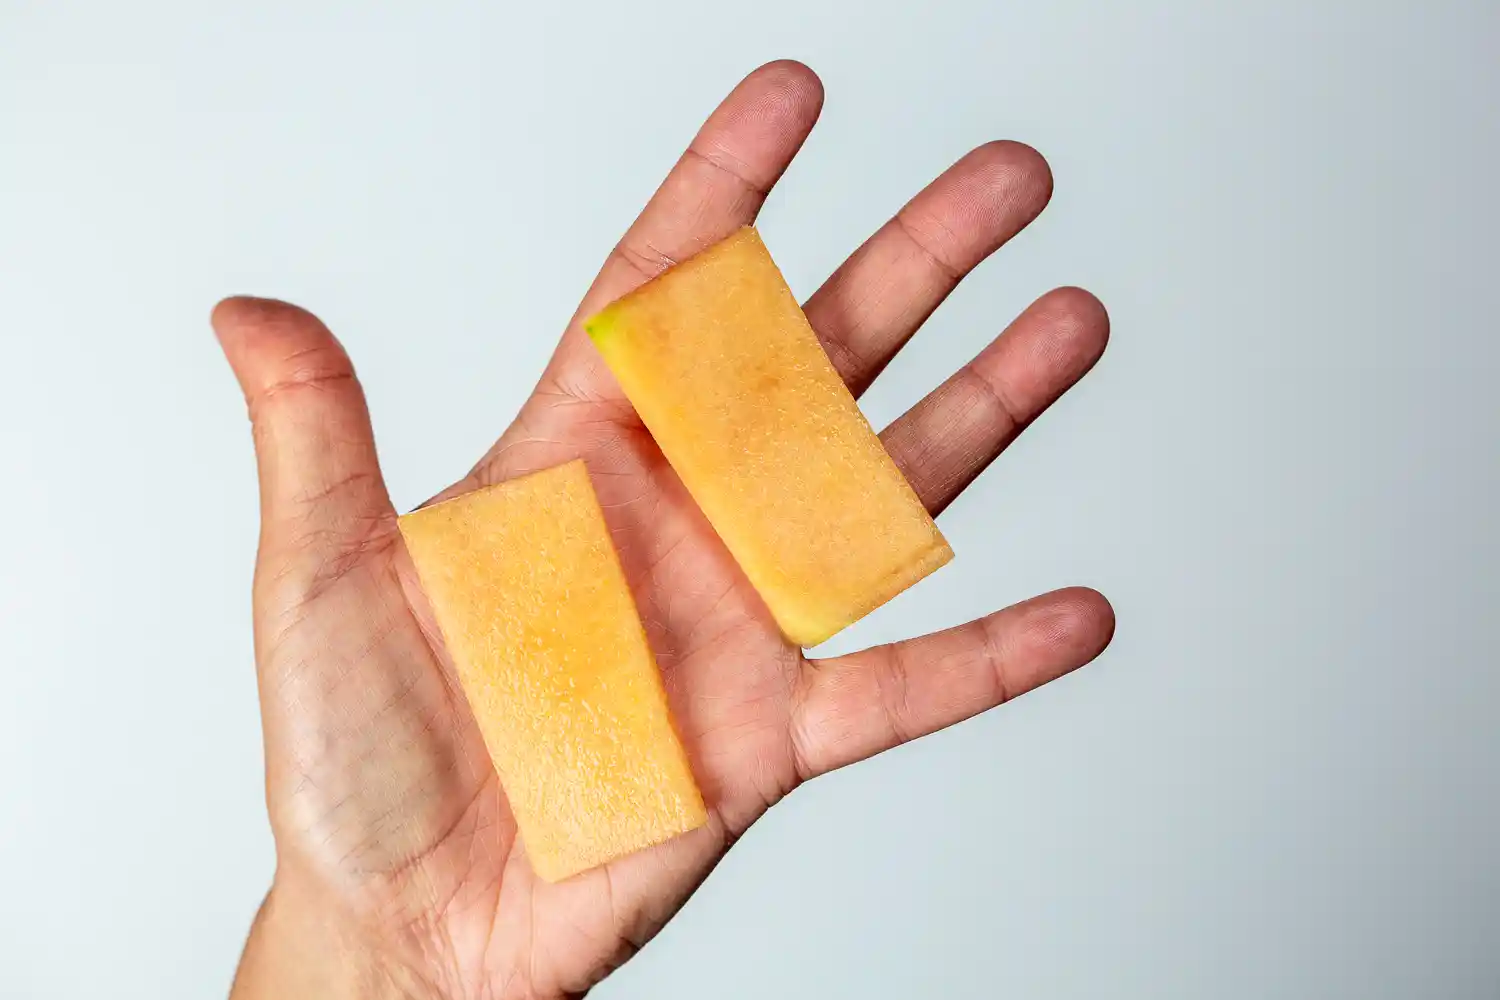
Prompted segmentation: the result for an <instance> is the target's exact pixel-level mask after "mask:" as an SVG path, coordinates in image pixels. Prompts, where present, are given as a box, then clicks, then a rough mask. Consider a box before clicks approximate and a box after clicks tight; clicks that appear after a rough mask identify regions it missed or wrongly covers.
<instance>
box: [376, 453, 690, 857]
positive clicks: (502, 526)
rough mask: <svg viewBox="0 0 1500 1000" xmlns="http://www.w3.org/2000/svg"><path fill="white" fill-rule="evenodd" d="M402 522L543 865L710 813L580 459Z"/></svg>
mask: <svg viewBox="0 0 1500 1000" xmlns="http://www.w3.org/2000/svg"><path fill="white" fill-rule="evenodd" d="M399 523H400V527H401V534H402V536H403V537H404V538H405V539H406V546H407V548H408V550H409V551H410V552H411V557H412V560H413V562H415V564H416V567H417V574H418V576H419V577H420V579H421V581H422V588H423V590H424V591H425V592H426V594H427V598H428V601H429V603H430V604H431V605H432V610H433V614H434V615H435V617H436V618H437V623H438V627H439V629H440V630H441V631H442V634H443V641H444V643H445V644H446V646H447V648H448V652H449V654H450V656H451V658H452V660H453V663H454V666H455V667H456V668H457V670H458V676H459V680H460V681H461V683H462V685H463V689H464V693H465V694H466V695H467V696H468V699H469V704H470V705H471V706H472V707H473V709H474V715H475V718H476V719H477V720H478V722H479V729H480V731H481V732H482V733H483V735H484V742H485V745H486V747H487V748H488V749H489V753H490V756H491V758H492V759H493V760H494V762H495V768H496V770H497V771H499V773H500V780H501V783H502V785H503V786H504V788H505V794H506V797H507V798H508V799H509V801H510V806H511V810H512V811H513V812H514V814H515V817H516V822H517V824H518V826H519V828H520V832H521V837H522V840H523V842H524V843H525V845H526V852H527V854H528V856H529V857H530V859H531V864H532V867H533V868H534V869H535V870H536V872H537V874H539V875H541V876H542V877H543V878H545V879H547V880H549V881H556V880H558V879H562V878H566V877H567V876H569V875H572V874H574V873H576V872H579V871H583V870H584V869H586V868H592V867H593V866H595V865H598V864H601V863H603V862H605V861H608V860H610V859H612V858H615V857H618V856H620V855H623V854H627V853H629V852H631V851H634V850H637V849H639V848H642V847H646V846H649V845H651V844H655V843H659V842H660V841H663V840H666V839H668V838H670V837H672V836H674V835H676V834H679V833H683V832H685V831H687V830H691V829H693V828H695V827H698V826H701V825H702V824H703V823H704V822H706V821H707V814H706V813H705V811H704V808H703V799H702V797H701V796H700V795H699V793H698V788H697V786H696V785H695V784H694V783H693V775H692V771H691V770H690V768H689V766H688V760H687V756H686V754H685V753H684V752H683V749H682V744H681V743H680V742H679V740H678V738H677V734H676V733H675V732H674V730H673V728H672V722H671V718H670V716H669V715H668V711H667V701H666V696H665V693H664V692H663V689H662V683H661V677H660V675H659V674H658V672H657V668H656V661H655V660H654V658H653V657H652V655H651V649H650V647H649V646H648V645H647V644H646V634H645V630H644V629H643V628H642V627H641V620H640V616H639V615H638V614H637V613H636V608H635V603H634V601H633V600H632V599H631V596H630V590H629V588H628V587H627V585H626V583H625V575H624V573H623V571H622V570H621V568H620V560H619V557H618V555H616V553H615V549H614V546H613V545H612V544H611V543H610V537H609V530H608V529H607V528H606V527H605V523H604V515H603V512H602V511H601V510H600V508H599V501H598V499H597V498H596V497H595V495H594V490H593V487H592V486H591V485H590V484H589V478H588V472H587V471H586V470H585V468H584V465H583V463H582V462H581V461H580V462H571V463H569V464H567V465H563V466H559V467H557V468H555V469H548V470H546V471H544V472H538V473H536V474H534V475H531V476H526V477H524V478H522V479H516V480H513V481H511V482H508V483H501V484H500V485H498V486H492V487H490V488H488V489H482V490H476V491H475V492H473V493H468V494H465V495H464V496H461V497H458V498H456V499H453V500H448V501H446V502H444V503H439V504H435V505H433V506H431V507H426V508H424V509H422V510H418V511H415V512H414V513H411V514H407V515H405V516H404V517H402V518H401V520H400V522H399Z"/></svg>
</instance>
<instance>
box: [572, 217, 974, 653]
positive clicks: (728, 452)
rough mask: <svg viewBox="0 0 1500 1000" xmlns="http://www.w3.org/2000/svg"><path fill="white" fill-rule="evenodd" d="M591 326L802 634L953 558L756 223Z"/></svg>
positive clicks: (823, 633)
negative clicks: (827, 351) (831, 359)
mask: <svg viewBox="0 0 1500 1000" xmlns="http://www.w3.org/2000/svg"><path fill="white" fill-rule="evenodd" d="M584 325H585V328H586V329H587V330H588V332H589V335H590V336H591V337H592V339H593V341H594V344H595V345H596V346H597V347H598V349H599V353H600V354H601V355H603V357H604V360H605V363H606V364H608V365H609V368H610V370H611V371H613V372H614V374H615V377H616V378H617V379H618V380H619V382H620V385H621V386H622V387H623V388H624V390H625V394H626V395H627V396H628V397H629V398H630V401H631V403H632V404H634V406H635V409H636V412H637V413H639V414H640V417H641V420H642V421H644V422H645V424H646V427H647V429H649V430H650V431H651V434H652V436H653V437H655V438H656V443H657V444H658V445H659V446H660V447H661V450H662V452H663V454H665V455H666V457H667V460H668V461H669V462H671V464H672V467H673V468H674V469H675V470H676V471H677V474H678V476H679V477H680V478H681V479H682V481H683V483H684V485H686V486H687V488H688V491H689V492H690V493H691V494H692V495H693V499H694V500H695V501H697V503H698V506H699V507H700V508H702V510H703V513H704V514H705V515H706V516H707V517H708V520H709V521H710V523H712V524H713V526H714V530H715V531H717V532H718V534H719V537H720V538H722V539H723V540H724V544H725V545H726V546H727V547H728V548H729V551H730V552H731V553H732V554H733V555H734V557H735V559H736V560H737V561H738V562H739V564H740V567H741V568H742V569H743V570H744V572H745V575H746V576H747V577H748V578H749V580H750V582H751V583H752V584H753V585H754V586H755V589H756V590H757V591H758V592H759V593H760V595H761V597H762V599H764V601H765V602H766V605H767V607H768V608H770V611H771V614H772V615H773V616H774V617H775V618H776V621H777V624H779V625H780V627H781V630H782V631H783V632H784V633H785V634H786V635H787V637H788V638H790V639H791V640H792V641H794V642H797V643H800V644H802V645H804V646H810V645H816V644H817V643H819V642H822V641H823V640H824V639H827V638H828V637H829V636H831V635H833V634H834V633H835V632H837V631H839V630H840V629H842V628H844V627H845V626H846V625H849V624H850V623H852V622H854V621H856V620H858V619H859V618H862V617H863V616H864V615H866V614H868V613H869V612H871V611H873V610H874V609H875V608H877V607H879V606H880V605H882V604H884V603H885V602H886V601H888V600H890V599H891V598H892V597H894V596H896V595H897V594H899V593H901V591H903V590H905V589H906V588H907V587H910V586H911V585H912V584H914V583H916V582H917V581H918V580H920V579H922V578H923V577H924V576H926V575H927V574H928V573H931V572H932V571H933V570H935V569H937V568H938V567H939V566H942V565H943V564H944V563H946V562H948V560H950V559H951V558H952V557H953V550H952V549H950V548H949V547H948V543H947V542H946V541H945V540H944V539H943V536H942V535H941V534H940V533H939V532H938V529H937V525H936V524H934V523H933V521H932V518H931V517H930V516H928V514H927V511H926V509H924V508H923V506H922V502H921V501H920V500H919V499H918V498H917V496H916V494H915V493H914V492H913V491H912V488H911V486H910V485H909V484H908V483H907V482H906V479H905V477H903V476H902V475H901V471H900V470H899V469H897V468H896V465H895V463H894V462H892V461H891V458H890V456H889V455H888V454H887V453H886V450H885V448H884V447H883V446H882V445H881V443H880V439H879V438H878V437H876V436H875V432H874V431H873V430H872V429H871V428H870V424H869V422H868V421H866V420H865V418H864V415H863V414H862V413H861V412H860V410H859V406H858V405H857V404H856V403H855V402H854V397H853V396H851V395H850V394H849V390H848V388H846V387H845V385H844V382H843V380H842V379H841V378H840V377H839V375H838V373H837V372H836V371H835V370H834V368H833V365H832V364H831V363H830V362H829V360H828V356H827V355H826V354H825V353H824V351H823V348H822V345H820V344H819V343H818V338H817V335H816V334H814V333H813V330H812V327H811V326H809V325H808V322H807V317H805V316H804V315H803V314H802V309H801V308H800V307H799V306H798V305H797V300H796V298H795V297H794V296H793V295H792V292H791V290H790V289H789V288H787V285H786V281H785V280H784V279H783V278H782V276H781V272H780V271H779V270H778V269H777V267H776V264H775V262H774V261H772V260H771V255H770V254H769V253H768V252H767V251H766V247H765V244H764V243H762V242H761V239H760V235H759V234H758V233H757V232H756V231H755V230H754V229H753V228H750V227H748V226H747V227H745V228H744V229H741V230H740V231H739V232H737V233H736V234H735V235H733V236H731V237H729V238H728V239H726V240H724V241H723V242H722V243H718V244H716V245H715V246H712V247H710V248H709V249H707V250H705V251H704V252H703V253H701V254H698V255H697V256H695V257H692V258H690V259H688V260H686V261H683V262H682V263H680V264H678V265H676V266H675V267H673V268H671V269H670V270H668V271H666V272H664V273H663V274H661V275H659V276H658V277H656V278H655V279H653V280H652V281H649V282H647V283H646V284H644V285H642V286H641V287H640V288H638V289H636V290H635V291H634V292H632V293H630V294H629V295H627V296H625V297H624V298H622V299H620V300H618V301H616V302H614V303H613V304H611V305H609V306H608V307H606V308H605V309H604V311H603V312H601V313H599V314H598V315H596V316H594V317H593V318H592V319H590V320H588V321H587V322H586V323H585V324H584Z"/></svg>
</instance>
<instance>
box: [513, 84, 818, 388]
mask: <svg viewBox="0 0 1500 1000" xmlns="http://www.w3.org/2000/svg"><path fill="white" fill-rule="evenodd" d="M822 107H823V85H822V83H821V82H820V81H819V80H818V77H817V75H816V74H815V73H813V71H812V70H810V69H808V68H807V67H806V66H804V65H802V64H801V63H799V62H794V61H792V60H780V61H777V62H772V63H767V64H766V65H764V66H762V67H760V68H759V69H757V70H755V71H754V72H752V73H751V74H750V75H749V76H747V77H745V79H744V80H742V81H740V83H739V85H738V86H736V87H735V88H734V90H733V91H731V92H730V94H729V96H728V97H726V98H724V100H723V102H722V103H720V104H719V106H718V107H717V108H716V109H715V110H714V112H713V114H711V115H709V117H708V120H707V121H706V122H704V124H703V127H702V128H701V129H699V130H698V134H697V135H696V136H695V137H694V138H693V141H692V142H691V143H690V144H689V145H688V148H687V150H686V151H685V152H684V153H683V154H682V157H681V158H680V159H679V160H678V161H677V163H676V165H675V166H674V167H673V168H672V171H671V173H669V174H668V175H667V179H666V180H665V181H663V182H662V185H661V187H659V188H657V190H656V193H655V194H654V195H653V196H652V198H651V201H650V202H649V203H647V205H646V208H645V210H644V211H642V212H641V214H640V216H639V218H637V219H636V221H635V223H634V224H633V225H632V226H631V227H630V229H629V231H628V232H626V234H625V236H624V238H623V239H621V240H620V242H619V244H618V245H617V246H616V247H615V248H614V250H613V251H612V252H611V253H610V255H609V258H608V259H607V260H606V261H605V262H604V267H603V268H602V269H601V270H600V272H599V276H598V277H597V278H595V279H594V283H593V285H592V286H591V287H590V288H589V290H588V294H586V295H585V296H584V297H583V302H582V303H581V304H580V305H579V307H578V311H577V312H576V313H575V314H574V315H573V319H572V320H571V322H569V324H568V329H567V332H566V333H564V334H563V338H562V342H561V344H559V345H558V349H557V352H556V354H554V355H553V358H552V361H551V363H550V364H549V365H548V366H547V372H546V374H545V375H544V376H543V382H544V384H547V383H550V387H552V388H555V389H557V390H558V391H561V392H563V393H565V394H567V395H569V396H574V397H577V398H581V399H588V400H601V399H607V400H615V399H623V398H624V397H623V394H622V393H621V392H620V388H619V386H618V385H616V384H615V382H614V379H613V378H611V377H610V376H609V373H608V370H607V369H606V368H605V367H604V364H603V362H602V360H601V359H600V358H599V356H598V354H597V352H595V351H594V350H593V349H592V348H591V347H590V346H589V344H588V338H587V336H585V335H584V333H583V329H582V326H581V324H582V321H583V319H584V318H586V317H588V316H590V315H592V314H593V313H595V312H597V311H599V310H600V309H602V308H603V307H604V306H605V305H607V304H609V303H610V302H612V301H614V300H615V299H617V298H619V297H620V296H622V295H624V294H625V293H627V292H629V291H631V290H632V289H634V288H636V287H637V286H639V285H641V284H643V283H645V282H646V281H648V280H649V279H651V278H654V277H656V276H657V275H658V274H660V273H661V272H662V271H665V270H666V269H667V268H669V267H671V266H672V265H673V264H675V263H677V262H678V261H681V260H685V259H686V258H688V257H691V256H692V255H693V254H695V253H697V252H698V251H700V250H703V249H705V248H707V247H709V246H711V245H713V244H714V243H717V242H719V241H720V240H722V239H724V238H725V237H726V236H728V235H730V234H731V233H733V232H734V231H735V230H736V229H739V228H740V227H741V226H744V225H748V224H749V223H751V222H754V221H755V216H756V214H757V213H758V212H759V211H760V206H761V205H762V204H763V203H764V202H765V200H766V195H767V194H768V193H769V192H770V190H771V187H772V185H774V184H775V183H776V181H777V180H778V179H779V178H780V177H781V175H782V173H783V172H785V170H786V168H787V166H788V165H789V164H790V163H791V162H792V157H793V156H795V155H796V154H797V150H799V149H800V148H801V147H802V143H803V141H804V140H805V139H806V138H807V135H808V133H809V132H811V131H812V127H813V123H814V122H816V121H817V119H818V112H819V111H820V110H821V109H822Z"/></svg>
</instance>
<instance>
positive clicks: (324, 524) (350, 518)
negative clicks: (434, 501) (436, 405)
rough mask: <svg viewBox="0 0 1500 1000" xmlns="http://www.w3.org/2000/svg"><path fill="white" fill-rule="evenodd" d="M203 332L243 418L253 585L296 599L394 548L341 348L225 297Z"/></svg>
mask: <svg viewBox="0 0 1500 1000" xmlns="http://www.w3.org/2000/svg"><path fill="white" fill-rule="evenodd" d="M211 322H212V323H213V327H214V332H215V333H216V334H217V335H218V338H219V343H220V345H221V346H222V347H223V349H224V354H225V356H226V357H227V358H228V359H229V365H230V367H231V368H233V369H234V374H235V377H236V378H237V379H238V380H239V383H240V389H241V390H242V391H243V392H244V394H245V402H246V404H247V405H248V406H249V409H250V423H251V427H252V432H253V436H254V438H255V457H256V465H257V467H258V469H259V475H260V514H261V534H260V559H259V563H258V566H257V577H258V578H261V579H259V580H258V585H260V584H265V583H268V582H269V581H270V580H275V582H276V589H278V590H280V589H281V588H282V586H287V587H290V588H291V589H292V591H293V592H290V593H286V594H285V595H284V596H286V597H287V598H289V599H292V600H306V599H308V598H310V597H313V596H315V594H316V592H318V591H319V590H321V589H322V588H323V587H324V586H326V585H327V584H328V583H331V582H332V581H334V580H336V579H337V578H338V577H340V576H342V575H343V574H344V573H345V572H347V571H348V570H349V569H350V568H352V567H353V566H354V565H356V564H357V563H358V562H359V561H360V560H361V558H362V557H363V556H364V555H367V554H369V553H371V552H373V551H376V550H378V549H380V548H382V547H384V546H386V545H389V544H392V543H393V542H394V540H395V538H396V537H397V531H396V514H395V510H394V508H392V506H391V501H390V497H389V495H388V494H387V493H386V488H385V482H384V480H383V479H382V478H381V475H380V465H379V463H378V461H377V460H376V457H375V439H374V434H373V432H372V431H371V428H370V413H369V410H368V408H367V407H366V405H365V397H364V391H363V390H362V389H361V388H360V385H359V381H358V380H357V379H356V378H355V377H354V367H353V365H351V364H350V362H349V356H348V355H347V354H346V353H344V348H343V347H342V346H341V345H340V344H339V342H338V341H337V340H336V339H335V338H334V336H333V334H331V333H329V332H328V328H327V327H326V326H324V325H323V324H322V322H321V321H319V320H318V318H317V317H316V316H313V315H312V314H311V313H309V312H307V311H305V310H303V309H299V308H298V307H296V306H293V305H288V304H287V303H284V302H277V301H275V300H272V299H255V298H232V299H225V300H224V301H223V302H220V303H219V304H218V305H217V306H216V307H215V308H214V311H213V317H212V320H211Z"/></svg>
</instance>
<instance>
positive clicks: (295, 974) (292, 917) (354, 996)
mask: <svg viewBox="0 0 1500 1000" xmlns="http://www.w3.org/2000/svg"><path fill="white" fill-rule="evenodd" d="M316 895H317V894H314V893H312V892H308V891H305V890H302V889H299V888H298V887H297V886H296V885H294V884H292V883H290V882H289V881H288V880H285V879H283V878H282V877H280V876H279V875H278V877H277V879H276V881H275V882H274V883H273V885H272V886H271V890H270V892H268V893H267V894H266V898H265V901H264V902H263V903H262V904H261V907H260V911H259V912H258V913H257V914H256V917H255V923H254V925H253V926H252V927H251V929H250V935H249V939H248V940H247V941H246V943H245V951H244V954H243V955H242V956H241V957H240V965H239V969H238V971H237V972H236V973H235V978H234V987H233V989H232V990H231V993H230V1000H271V998H277V1000H280V998H285V997H318V998H320V1000H325V998H326V1000H443V998H442V997H441V995H440V994H438V993H437V992H436V991H435V990H433V989H432V988H430V987H428V986H426V985H425V984H423V983H421V982H420V980H419V978H418V977H417V976H415V975H414V974H412V973H410V972H409V971H408V970H405V969H403V968H402V967H401V965H400V963H398V962H396V961H394V960H393V956H392V955H391V954H390V953H389V949H387V948H383V947H382V946H381V945H380V943H379V942H378V941H376V940H374V938H373V936H372V935H370V934H369V933H368V932H367V931H365V930H363V929H362V928H359V927H357V926H356V925H355V923H354V921H352V920H350V919H348V918H347V917H345V916H344V915H343V914H341V913H338V912H335V911H333V909H332V908H330V907H328V906H327V905H322V904H319V903H317V902H316Z"/></svg>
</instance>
